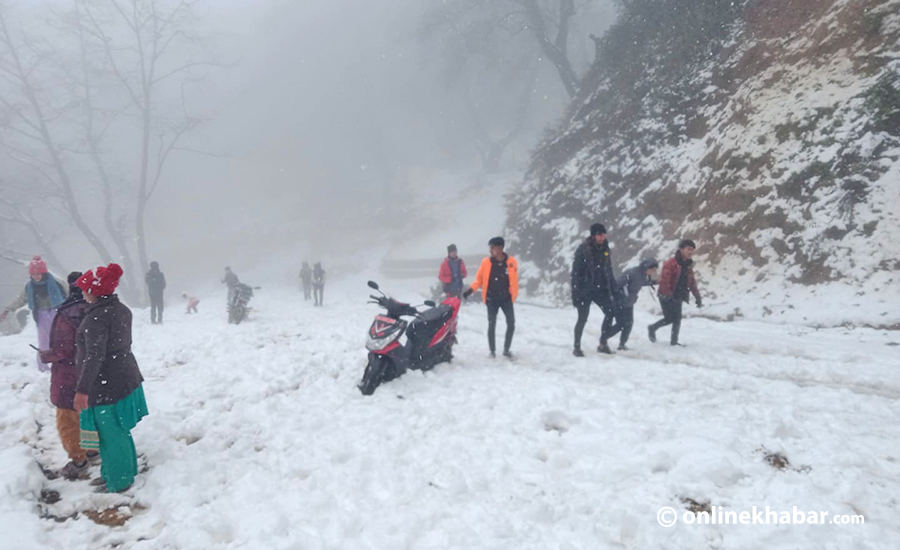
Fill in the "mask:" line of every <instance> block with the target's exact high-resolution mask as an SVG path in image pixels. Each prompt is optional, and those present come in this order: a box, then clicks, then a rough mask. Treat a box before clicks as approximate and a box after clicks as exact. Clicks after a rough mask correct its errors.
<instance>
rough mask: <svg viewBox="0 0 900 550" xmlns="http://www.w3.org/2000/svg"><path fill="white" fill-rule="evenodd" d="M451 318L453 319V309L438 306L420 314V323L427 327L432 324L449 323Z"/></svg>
mask: <svg viewBox="0 0 900 550" xmlns="http://www.w3.org/2000/svg"><path fill="white" fill-rule="evenodd" d="M451 317H453V308H452V307H450V306H446V305H440V306H437V307H433V308H431V309H429V310H428V311H426V312H424V313H422V315H421V317H420V319H421V321H420V322H423V323H426V324H429V325H430V324H432V323H439V324H444V323H446V322H447V321H449V320H450V318H451Z"/></svg>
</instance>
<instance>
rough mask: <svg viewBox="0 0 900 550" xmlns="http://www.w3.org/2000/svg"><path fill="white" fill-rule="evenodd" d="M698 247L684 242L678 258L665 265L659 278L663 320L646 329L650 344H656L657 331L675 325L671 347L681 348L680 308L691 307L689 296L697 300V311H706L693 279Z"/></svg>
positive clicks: (679, 247) (680, 245)
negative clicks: (698, 309)
mask: <svg viewBox="0 0 900 550" xmlns="http://www.w3.org/2000/svg"><path fill="white" fill-rule="evenodd" d="M696 248H697V246H696V245H695V244H694V241H692V240H689V239H685V240H683V241H681V242H680V243H679V244H678V252H676V253H675V257H674V258H671V259H669V260H668V261H667V262H666V263H665V264H664V265H663V270H662V275H660V278H659V293H658V294H659V305H660V306H662V310H663V316H664V317H663V318H662V319H661V320H660V321H657V322H656V323H654V324H652V325H650V326H649V327H647V331H648V334H649V337H650V341H651V342H656V331H657V330H659V329H661V328H662V327H665V326H668V325H672V335H671V340H670V343H671V344H672V345H673V346H677V345H679V344H678V333H679V332H680V330H681V305H682V303H688V300H689V297H690V294H693V295H694V298H696V300H697V307H698V308H700V307H703V299H702V298H701V297H700V290H699V289H698V288H697V278H696V277H695V276H694V260H692V259H691V258H693V256H694V250H695V249H696Z"/></svg>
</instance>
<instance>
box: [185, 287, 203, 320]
mask: <svg viewBox="0 0 900 550" xmlns="http://www.w3.org/2000/svg"><path fill="white" fill-rule="evenodd" d="M181 297H182V298H184V300H185V301H186V302H187V310H186V311H185V313H187V314H188V315H190V314H191V313H198V311H197V306H199V305H200V299H199V298H197V297H196V296H191V295H190V294H188V293H187V292H182V293H181Z"/></svg>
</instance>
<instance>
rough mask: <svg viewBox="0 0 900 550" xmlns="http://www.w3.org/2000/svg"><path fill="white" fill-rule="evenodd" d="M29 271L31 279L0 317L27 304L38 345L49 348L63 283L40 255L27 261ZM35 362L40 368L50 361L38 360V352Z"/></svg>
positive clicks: (45, 367) (64, 295) (45, 366)
mask: <svg viewBox="0 0 900 550" xmlns="http://www.w3.org/2000/svg"><path fill="white" fill-rule="evenodd" d="M28 274H29V275H30V276H31V280H30V281H28V284H27V285H25V289H24V290H23V291H22V293H21V294H19V297H18V298H16V299H15V300H13V301H12V303H11V304H9V305H8V306H6V309H5V310H4V311H3V312H2V313H0V321H3V320H5V319H6V317H7V316H8V315H9V314H10V313H14V312H16V311H17V310H19V309H22V308H23V307H25V306H26V305H27V306H28V308H29V309H30V310H31V314H32V316H33V317H34V322H35V323H36V324H37V329H38V348H39V349H48V348H49V347H50V327H51V326H52V325H53V319H54V317H56V308H58V307H59V306H60V305H62V303H63V302H64V301H65V300H66V287H65V286H63V284H62V283H60V282H59V281H57V280H56V279H55V278H54V277H53V276H52V275H50V272H49V271H48V269H47V264H46V263H45V262H44V260H42V259H41V257H40V256H35V257H34V259H33V260H31V263H30V264H28ZM37 366H38V370H40V371H41V372H47V371H48V370H50V365H48V364H46V363H44V362H43V361H41V356H40V353H38V357H37Z"/></svg>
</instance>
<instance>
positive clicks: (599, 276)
mask: <svg viewBox="0 0 900 550" xmlns="http://www.w3.org/2000/svg"><path fill="white" fill-rule="evenodd" d="M615 290H616V279H615V277H614V276H613V269H612V259H611V258H610V255H609V242H608V241H607V239H606V227H604V226H603V225H602V224H599V223H595V224H594V225H592V226H591V236H590V237H588V239H587V240H585V241H584V242H583V243H581V245H580V246H579V247H578V249H577V250H576V251H575V260H574V262H572V305H574V306H575V308H576V309H577V310H578V322H576V323H575V350H574V351H573V352H572V353H573V354H574V355H575V357H584V352H582V351H581V336H582V334H583V333H584V327H585V325H587V321H588V317H589V316H590V314H591V304H592V303H594V304H597V305H598V306H599V307H600V309H601V310H602V311H603V315H604V318H603V328H602V332H601V335H600V346H599V347H598V348H597V351H599V352H601V353H607V354H611V353H612V350H611V349H609V344H608V343H607V340H608V339H609V336H610V333H611V332H612V326H613V321H614V320H615V312H616V298H615Z"/></svg>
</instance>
